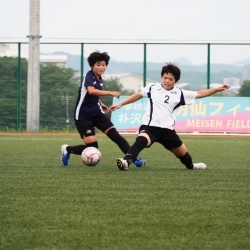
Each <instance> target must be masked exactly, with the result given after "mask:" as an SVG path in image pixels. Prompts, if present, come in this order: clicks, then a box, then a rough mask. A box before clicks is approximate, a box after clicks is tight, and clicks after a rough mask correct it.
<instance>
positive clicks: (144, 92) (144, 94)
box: [141, 83, 159, 98]
mask: <svg viewBox="0 0 250 250" xmlns="http://www.w3.org/2000/svg"><path fill="white" fill-rule="evenodd" d="M155 84H159V83H150V84H148V85H147V86H146V87H144V88H142V89H141V93H142V97H144V98H145V97H148V92H149V89H150V87H151V86H152V85H155Z"/></svg>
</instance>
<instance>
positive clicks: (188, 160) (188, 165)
mask: <svg viewBox="0 0 250 250" xmlns="http://www.w3.org/2000/svg"><path fill="white" fill-rule="evenodd" d="M179 159H180V161H181V163H182V164H184V165H185V166H186V168H188V169H193V161H192V157H191V155H190V154H189V153H188V152H187V153H186V154H185V155H184V156H182V157H180V158H179Z"/></svg>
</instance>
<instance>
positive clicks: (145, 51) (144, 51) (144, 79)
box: [143, 43, 147, 87]
mask: <svg viewBox="0 0 250 250" xmlns="http://www.w3.org/2000/svg"><path fill="white" fill-rule="evenodd" d="M146 79H147V44H146V43H144V44H143V87H145V86H146Z"/></svg>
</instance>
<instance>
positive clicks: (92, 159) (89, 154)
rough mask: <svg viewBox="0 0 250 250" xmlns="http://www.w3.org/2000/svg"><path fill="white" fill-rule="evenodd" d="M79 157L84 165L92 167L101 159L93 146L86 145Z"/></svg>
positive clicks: (99, 153)
mask: <svg viewBox="0 0 250 250" xmlns="http://www.w3.org/2000/svg"><path fill="white" fill-rule="evenodd" d="M81 158H82V162H83V163H84V164H85V165H86V166H90V167H93V166H95V165H96V164H97V163H98V162H99V161H100V160H101V152H100V151H99V150H98V149H97V148H95V147H87V148H85V149H84V150H83V151H82V154H81Z"/></svg>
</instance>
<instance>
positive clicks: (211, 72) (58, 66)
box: [0, 43, 250, 131]
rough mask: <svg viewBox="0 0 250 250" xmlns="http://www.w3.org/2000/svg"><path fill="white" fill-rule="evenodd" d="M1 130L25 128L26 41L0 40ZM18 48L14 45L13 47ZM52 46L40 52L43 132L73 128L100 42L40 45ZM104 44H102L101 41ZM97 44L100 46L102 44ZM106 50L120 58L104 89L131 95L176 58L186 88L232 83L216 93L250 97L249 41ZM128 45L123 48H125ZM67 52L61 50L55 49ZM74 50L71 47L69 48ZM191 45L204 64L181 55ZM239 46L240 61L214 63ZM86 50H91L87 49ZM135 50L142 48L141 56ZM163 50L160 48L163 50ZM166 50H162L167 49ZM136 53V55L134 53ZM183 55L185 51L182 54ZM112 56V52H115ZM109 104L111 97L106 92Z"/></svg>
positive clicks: (113, 62) (111, 68)
mask: <svg viewBox="0 0 250 250" xmlns="http://www.w3.org/2000/svg"><path fill="white" fill-rule="evenodd" d="M0 46H1V49H0V118H1V119H0V131H25V130H26V118H27V71H28V56H27V53H25V51H27V47H28V45H27V44H20V43H18V44H0ZM11 46H12V48H14V49H10V47H11ZM43 46H47V47H48V46H49V47H51V48H50V51H54V52H50V53H41V55H40V126H39V128H40V131H42V130H45V131H53V130H56V131H63V130H65V131H70V130H75V126H74V120H73V114H74V107H75V102H76V98H77V94H78V88H79V86H80V83H81V81H82V78H83V77H84V74H85V73H86V72H87V71H88V70H89V69H90V68H89V66H88V64H87V61H86V58H87V56H88V54H89V52H92V51H94V50H96V49H94V47H95V48H96V47H98V46H97V45H93V44H89V45H88V44H67V45H63V44H46V45H45V44H44V45H43V44H41V50H42V48H43ZM67 46H68V47H69V46H71V47H72V48H73V47H74V49H77V50H78V51H79V53H78V55H74V54H70V53H68V52H67V51H65V47H67ZM100 46H104V45H100ZM100 46H99V47H100ZM105 46H106V47H101V49H98V50H102V51H109V50H112V48H113V47H115V46H116V47H117V48H118V49H119V50H120V51H121V58H120V59H119V58H118V60H111V61H110V64H109V65H108V68H107V71H106V74H105V75H104V79H105V85H104V89H106V90H113V91H120V92H121V94H122V95H130V94H132V93H134V92H136V91H138V90H140V89H141V88H142V87H143V86H145V85H146V84H148V83H150V82H159V81H160V71H161V68H162V66H164V64H165V63H167V62H169V61H172V62H174V63H175V64H177V65H178V66H179V67H180V68H181V70H182V75H181V79H180V81H179V82H178V85H179V86H180V87H182V88H184V89H189V90H199V89H204V88H212V87H214V86H217V85H218V84H222V83H228V84H229V85H230V86H231V89H230V90H228V91H225V92H223V93H218V94H216V95H217V96H225V97H227V96H230V97H239V96H241V97H246V98H249V97H250V61H249V60H250V59H248V60H244V59H245V58H246V55H247V54H248V55H250V44H241V45H240V44H231V45H226V44H225V45H223V44H214V45H211V44H109V45H105ZM123 48H124V49H123ZM60 50H61V51H64V52H57V51H60ZM68 50H69V51H70V49H68ZM173 50H174V51H176V56H175V57H176V58H177V60H176V61H174V60H172V58H173V57H174V56H172V57H169V58H168V57H167V56H163V57H164V58H162V61H163V62H162V63H159V62H158V63H153V62H152V61H151V60H153V59H151V58H153V55H154V53H156V51H158V53H161V52H163V51H164V53H167V52H168V51H169V53H170V51H171V54H173ZM185 50H188V51H190V50H193V51H195V52H196V53H199V54H202V57H203V63H200V64H197V65H194V64H192V63H190V61H192V60H193V59H194V58H195V57H196V56H197V55H196V53H193V54H192V56H190V57H189V58H188V57H185V58H183V57H179V58H178V56H179V54H178V53H180V51H183V54H185V53H184V51H185ZM233 50H236V51H238V53H242V60H241V61H238V62H235V63H234V64H226V63H214V62H213V58H214V55H217V54H218V53H220V54H221V56H222V58H223V53H224V54H225V55H226V53H227V51H230V52H231V51H233ZM86 51H87V52H86ZM128 51H129V53H131V54H132V58H131V61H130V62H123V61H122V58H123V55H124V53H128ZM133 51H137V52H138V51H139V52H140V53H139V56H138V55H136V53H133ZM160 51H161V52H160ZM164 53H163V54H164ZM133 54H134V57H133ZM184 56H185V55H184ZM111 59H112V55H111ZM101 100H102V101H103V102H104V103H105V104H106V105H107V106H110V105H111V104H112V98H111V97H102V98H101Z"/></svg>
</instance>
